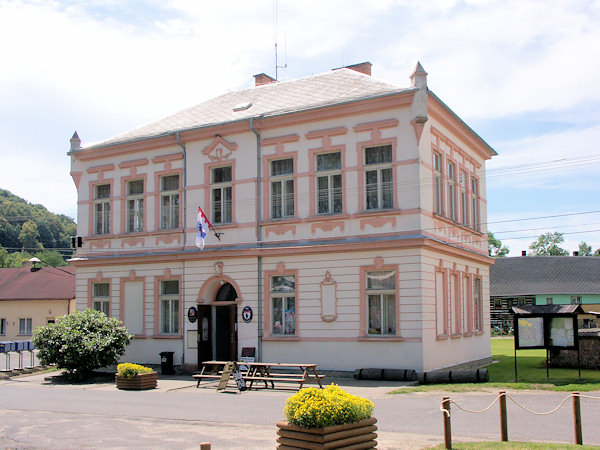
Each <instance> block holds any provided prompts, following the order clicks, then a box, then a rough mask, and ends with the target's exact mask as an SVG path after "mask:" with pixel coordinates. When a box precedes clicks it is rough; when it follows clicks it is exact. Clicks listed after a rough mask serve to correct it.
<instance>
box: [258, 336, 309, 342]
mask: <svg viewBox="0 0 600 450" xmlns="http://www.w3.org/2000/svg"><path fill="white" fill-rule="evenodd" d="M262 340H263V341H292V342H294V341H299V340H300V337H299V336H263V338H262Z"/></svg>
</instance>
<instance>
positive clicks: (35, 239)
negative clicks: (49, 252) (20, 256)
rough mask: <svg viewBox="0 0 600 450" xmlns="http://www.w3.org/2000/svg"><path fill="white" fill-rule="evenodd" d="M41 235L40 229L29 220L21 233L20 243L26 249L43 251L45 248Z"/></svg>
mask: <svg viewBox="0 0 600 450" xmlns="http://www.w3.org/2000/svg"><path fill="white" fill-rule="evenodd" d="M39 238H40V233H38V227H37V225H36V224H35V222H34V221H33V220H28V221H27V222H25V223H24V224H23V226H22V227H21V232H20V233H19V242H20V243H21V245H22V246H23V248H24V249H27V250H34V249H40V250H41V249H43V248H44V247H43V246H42V244H41V243H40V241H39Z"/></svg>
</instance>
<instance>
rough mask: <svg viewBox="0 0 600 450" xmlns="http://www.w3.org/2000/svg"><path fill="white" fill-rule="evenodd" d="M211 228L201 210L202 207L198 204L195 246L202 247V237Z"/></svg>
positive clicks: (204, 236) (203, 237)
mask: <svg viewBox="0 0 600 450" xmlns="http://www.w3.org/2000/svg"><path fill="white" fill-rule="evenodd" d="M211 228H212V226H211V224H210V222H209V221H208V218H207V217H206V214H204V211H202V208H200V207H199V206H198V225H197V226H196V247H200V248H201V249H202V248H204V239H205V238H206V233H208V231H209V230H210V229H211Z"/></svg>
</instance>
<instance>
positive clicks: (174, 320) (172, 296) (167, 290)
mask: <svg viewBox="0 0 600 450" xmlns="http://www.w3.org/2000/svg"><path fill="white" fill-rule="evenodd" d="M159 301H160V332H161V334H178V333H179V281H178V280H164V281H161V282H160V297H159Z"/></svg>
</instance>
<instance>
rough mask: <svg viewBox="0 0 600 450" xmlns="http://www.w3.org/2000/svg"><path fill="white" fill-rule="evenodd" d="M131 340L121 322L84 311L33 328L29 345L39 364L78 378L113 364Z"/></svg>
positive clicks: (96, 312) (89, 310)
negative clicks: (54, 366)
mask: <svg viewBox="0 0 600 450" xmlns="http://www.w3.org/2000/svg"><path fill="white" fill-rule="evenodd" d="M132 337H133V336H131V335H130V334H129V333H128V332H127V330H126V329H125V327H124V326H123V323H122V322H120V321H118V320H117V319H114V318H111V317H107V316H106V315H105V314H104V313H101V312H99V311H95V310H92V309H86V310H85V311H75V312H73V313H72V314H69V315H66V316H62V317H59V318H57V319H56V323H51V324H48V325H46V326H43V327H39V328H37V329H36V330H35V333H34V336H33V343H34V345H35V346H36V348H37V349H38V354H37V355H38V358H39V359H40V362H41V363H42V364H44V365H48V364H56V365H57V366H58V368H60V369H65V373H66V375H67V376H68V377H70V378H74V379H82V378H86V377H87V376H89V375H90V374H91V373H92V372H93V371H94V369H98V368H100V367H105V366H109V365H112V364H116V362H117V361H118V360H119V357H120V356H122V355H123V353H125V347H126V346H127V345H128V344H129V343H130V342H131V339H132Z"/></svg>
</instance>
